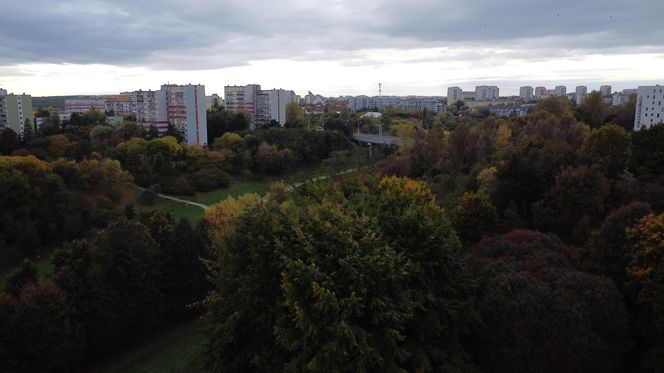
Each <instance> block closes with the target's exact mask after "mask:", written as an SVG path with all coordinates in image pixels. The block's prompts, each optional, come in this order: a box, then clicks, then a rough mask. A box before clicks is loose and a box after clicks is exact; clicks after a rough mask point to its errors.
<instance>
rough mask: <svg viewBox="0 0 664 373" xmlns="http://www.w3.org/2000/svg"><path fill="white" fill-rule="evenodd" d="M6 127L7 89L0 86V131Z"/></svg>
mask: <svg viewBox="0 0 664 373" xmlns="http://www.w3.org/2000/svg"><path fill="white" fill-rule="evenodd" d="M5 128H7V90H5V89H2V88H0V131H2V130H4V129H5Z"/></svg>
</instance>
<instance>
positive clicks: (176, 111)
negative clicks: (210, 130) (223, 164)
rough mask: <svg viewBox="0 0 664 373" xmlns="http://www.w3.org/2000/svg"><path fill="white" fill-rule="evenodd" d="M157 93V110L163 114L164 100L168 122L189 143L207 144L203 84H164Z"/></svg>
mask: <svg viewBox="0 0 664 373" xmlns="http://www.w3.org/2000/svg"><path fill="white" fill-rule="evenodd" d="M160 91H161V92H162V93H160V94H158V95H157V110H158V111H161V112H162V114H163V110H164V108H163V106H164V102H163V101H164V100H165V110H166V117H167V118H168V124H169V125H171V126H173V127H174V128H175V130H176V131H177V132H178V133H179V134H180V135H181V136H182V137H183V139H184V142H185V143H186V144H189V145H203V146H206V145H207V111H206V110H205V86H203V85H199V84H196V85H194V84H187V85H175V84H164V85H162V86H161V90H160ZM158 116H159V114H158Z"/></svg>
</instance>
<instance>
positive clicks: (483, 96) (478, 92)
mask: <svg viewBox="0 0 664 373" xmlns="http://www.w3.org/2000/svg"><path fill="white" fill-rule="evenodd" d="M499 96H500V94H499V90H498V87H496V86H494V85H492V86H487V85H480V86H477V87H475V101H487V100H497V99H498V97H499Z"/></svg>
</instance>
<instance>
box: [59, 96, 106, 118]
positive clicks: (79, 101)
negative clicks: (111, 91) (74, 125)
mask: <svg viewBox="0 0 664 373" xmlns="http://www.w3.org/2000/svg"><path fill="white" fill-rule="evenodd" d="M91 109H94V110H97V111H101V112H103V111H105V110H106V100H105V99H104V98H103V97H101V96H86V97H76V98H68V99H66V100H65V111H67V112H69V113H70V114H73V113H87V112H88V111H90V110H91Z"/></svg>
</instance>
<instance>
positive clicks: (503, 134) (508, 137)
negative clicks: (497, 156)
mask: <svg viewBox="0 0 664 373" xmlns="http://www.w3.org/2000/svg"><path fill="white" fill-rule="evenodd" d="M511 144H512V130H511V129H510V128H509V127H508V126H507V124H504V123H503V124H501V125H500V127H498V131H497V132H496V143H495V148H496V150H497V151H500V150H503V149H505V148H507V147H508V146H510V145H511Z"/></svg>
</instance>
